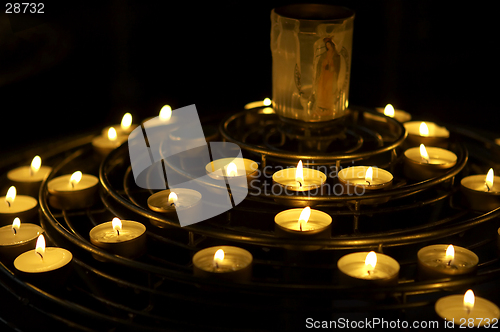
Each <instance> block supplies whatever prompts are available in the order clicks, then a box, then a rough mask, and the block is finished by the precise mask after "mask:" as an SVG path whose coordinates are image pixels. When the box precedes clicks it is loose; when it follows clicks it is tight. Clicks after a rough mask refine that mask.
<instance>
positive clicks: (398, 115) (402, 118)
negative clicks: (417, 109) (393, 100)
mask: <svg viewBox="0 0 500 332" xmlns="http://www.w3.org/2000/svg"><path fill="white" fill-rule="evenodd" d="M375 109H376V110H377V112H379V113H383V114H384V115H385V116H388V117H391V118H394V119H396V120H398V121H399V122H407V121H410V120H411V114H410V113H408V112H405V111H402V110H397V109H394V106H392V105H391V104H387V105H386V106H385V108H382V107H377V108H375Z"/></svg>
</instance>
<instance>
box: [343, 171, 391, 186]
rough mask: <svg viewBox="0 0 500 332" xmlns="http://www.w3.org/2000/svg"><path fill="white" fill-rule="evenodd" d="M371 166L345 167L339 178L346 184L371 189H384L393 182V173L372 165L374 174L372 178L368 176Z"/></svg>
mask: <svg viewBox="0 0 500 332" xmlns="http://www.w3.org/2000/svg"><path fill="white" fill-rule="evenodd" d="M369 168H370V167H369V166H353V167H348V168H344V169H342V170H341V171H340V172H339V173H338V177H339V180H340V181H341V182H342V183H344V184H347V185H354V186H361V187H363V188H365V189H369V190H375V189H382V188H385V187H387V186H388V185H390V184H391V183H392V179H393V176H392V174H391V173H390V172H389V171H386V170H384V169H381V168H378V167H372V170H373V174H372V176H371V178H370V177H368V178H367V175H366V174H367V172H368V169H369Z"/></svg>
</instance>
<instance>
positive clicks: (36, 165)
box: [30, 156, 42, 176]
mask: <svg viewBox="0 0 500 332" xmlns="http://www.w3.org/2000/svg"><path fill="white" fill-rule="evenodd" d="M41 166H42V158H40V156H35V157H34V158H33V160H32V161H31V168H30V169H31V173H30V174H31V175H32V176H33V175H35V174H36V172H38V170H39V169H40V167H41Z"/></svg>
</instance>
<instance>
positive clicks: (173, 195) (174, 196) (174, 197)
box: [168, 191, 178, 205]
mask: <svg viewBox="0 0 500 332" xmlns="http://www.w3.org/2000/svg"><path fill="white" fill-rule="evenodd" d="M177 199H178V198H177V194H176V193H174V192H173V191H171V192H170V194H168V203H169V204H170V205H172V204H175V203H177Z"/></svg>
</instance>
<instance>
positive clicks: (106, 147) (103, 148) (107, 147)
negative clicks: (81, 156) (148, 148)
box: [92, 134, 127, 154]
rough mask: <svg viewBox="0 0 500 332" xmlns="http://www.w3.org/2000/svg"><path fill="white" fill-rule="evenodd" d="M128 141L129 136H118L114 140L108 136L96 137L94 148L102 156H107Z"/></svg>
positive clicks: (93, 142) (93, 140)
mask: <svg viewBox="0 0 500 332" xmlns="http://www.w3.org/2000/svg"><path fill="white" fill-rule="evenodd" d="M125 141H127V136H123V135H121V136H117V137H116V138H114V139H110V138H109V137H108V134H106V135H101V136H96V137H94V138H93V139H92V146H93V147H94V148H95V149H96V150H97V151H99V152H100V153H101V154H107V153H109V152H111V151H112V150H114V149H116V148H118V147H119V146H120V145H122V144H123V142H125Z"/></svg>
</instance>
